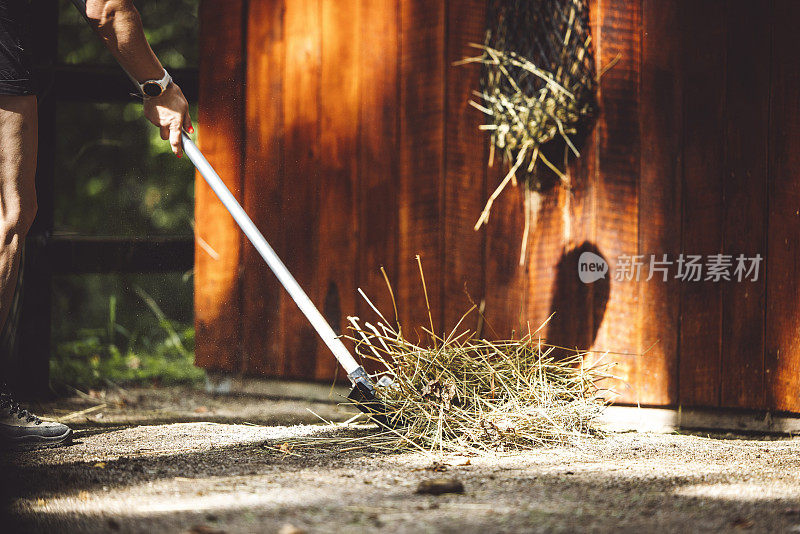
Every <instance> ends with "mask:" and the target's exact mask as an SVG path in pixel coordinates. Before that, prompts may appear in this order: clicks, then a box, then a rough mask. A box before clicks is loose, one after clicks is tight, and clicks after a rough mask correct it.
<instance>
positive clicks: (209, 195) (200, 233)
mask: <svg viewBox="0 0 800 534" xmlns="http://www.w3.org/2000/svg"><path fill="white" fill-rule="evenodd" d="M199 15H200V43H199V46H200V72H201V73H203V75H202V76H201V80H200V88H199V112H198V113H199V117H198V121H197V131H198V142H199V143H200V148H201V149H202V150H203V153H204V154H205V155H206V157H207V158H208V161H209V162H210V163H211V164H212V165H213V166H214V168H215V169H216V170H217V172H218V173H219V175H220V176H221V177H222V179H223V180H225V183H226V185H227V186H228V187H229V188H230V189H231V192H232V193H233V194H234V195H235V196H236V197H237V198H239V199H241V194H240V190H241V179H242V150H243V148H244V147H243V141H244V140H243V139H242V124H243V120H244V109H243V96H244V93H243V82H244V65H243V58H244V55H245V54H244V50H243V43H242V35H243V34H242V32H243V28H242V22H243V2H242V1H241V0H232V1H231V2H226V3H225V5H222V4H220V3H219V2H213V1H210V0H204V1H203V2H201V4H200V8H199ZM195 207H196V209H195V225H196V226H195V232H196V236H197V239H198V241H199V240H200V239H202V240H203V241H204V243H206V244H207V245H208V248H210V249H211V250H213V251H214V253H215V255H212V254H211V253H210V252H209V250H208V248H205V247H201V246H197V247H196V251H195V276H194V280H195V293H194V302H195V328H196V331H195V339H196V349H195V362H196V363H197V365H199V366H201V367H204V368H206V369H210V370H220V371H238V370H239V367H240V362H239V343H240V339H241V328H240V324H241V321H240V317H241V303H240V294H239V289H240V287H239V261H240V252H241V240H240V239H241V238H240V233H239V229H238V227H237V226H236V223H235V222H234V221H233V218H231V216H230V215H229V214H228V212H227V211H225V208H224V207H223V206H222V204H221V203H220V202H219V201H218V200H217V198H216V197H215V196H214V193H213V192H212V191H211V189H210V188H209V187H208V186H207V185H206V184H205V182H204V181H203V179H202V177H200V176H199V175H198V176H197V179H196V185H195Z"/></svg>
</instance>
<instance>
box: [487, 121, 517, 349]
mask: <svg viewBox="0 0 800 534" xmlns="http://www.w3.org/2000/svg"><path fill="white" fill-rule="evenodd" d="M476 113H477V111H476ZM507 172H508V165H507V164H506V163H504V162H501V161H500V158H499V157H497V158H496V159H495V162H494V166H492V167H489V169H488V172H487V196H488V195H489V194H491V192H492V191H494V189H495V187H497V185H498V184H499V183H500V182H501V181H502V179H503V177H504V176H505V174H506V173H507ZM524 223H525V213H524V211H523V192H522V187H511V186H509V187H507V188H506V190H505V191H503V193H502V194H501V195H500V196H499V197H498V198H497V200H496V201H495V203H494V205H493V206H492V214H491V216H490V217H489V221H488V222H487V224H486V225H484V226H483V227H482V228H481V231H482V232H486V267H485V269H486V271H485V272H486V275H485V276H486V293H485V294H486V307H485V313H484V315H485V318H486V321H485V325H484V327H483V335H484V337H487V338H495V339H510V338H511V337H512V336H516V337H520V335H525V334H527V324H526V323H527V319H526V317H525V310H526V308H525V306H526V302H527V296H528V291H527V280H526V276H525V267H524V266H521V265H520V264H519V247H520V242H521V240H522V233H523V226H524Z"/></svg>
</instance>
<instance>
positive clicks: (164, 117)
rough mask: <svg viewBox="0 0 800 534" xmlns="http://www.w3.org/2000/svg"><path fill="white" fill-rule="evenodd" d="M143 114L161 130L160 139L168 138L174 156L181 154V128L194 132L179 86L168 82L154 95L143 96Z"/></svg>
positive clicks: (184, 98) (186, 103) (187, 105)
mask: <svg viewBox="0 0 800 534" xmlns="http://www.w3.org/2000/svg"><path fill="white" fill-rule="evenodd" d="M144 116H145V117H147V119H148V120H149V121H150V122H152V123H153V124H155V125H156V126H158V128H159V130H161V139H164V140H165V141H166V140H167V139H169V144H170V145H172V151H173V152H174V153H175V155H176V156H178V157H181V155H182V154H183V145H182V144H181V129H185V130H186V131H187V132H189V133H192V132H194V128H192V119H191V117H189V103H188V102H186V97H185V96H183V91H181V88H180V87H178V86H177V85H175V83H174V82H173V83H170V84H169V85H168V86H167V89H166V90H165V91H164V92H163V93H161V94H160V95H159V96H156V97H145V99H144Z"/></svg>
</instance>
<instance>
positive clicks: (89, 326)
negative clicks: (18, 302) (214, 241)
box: [51, 0, 203, 387]
mask: <svg viewBox="0 0 800 534" xmlns="http://www.w3.org/2000/svg"><path fill="white" fill-rule="evenodd" d="M135 3H136V6H137V8H138V9H139V11H140V13H141V16H142V20H143V22H144V26H145V32H146V35H147V38H148V41H149V42H150V44H151V46H152V47H153V49H154V50H155V52H156V54H157V55H158V57H159V59H160V60H161V61H162V63H163V64H164V66H165V67H166V68H167V69H168V70H169V69H178V68H197V65H198V58H197V36H198V28H197V25H198V19H197V7H198V0H169V1H166V0H161V1H152V0H150V1H144V0H142V1H137V2H135ZM58 61H59V63H61V64H65V65H82V66H107V67H113V66H114V65H115V62H114V59H113V58H112V56H111V55H110V54H109V53H108V52H107V51H106V49H105V48H104V47H103V45H102V44H101V43H100V41H99V40H98V39H97V38H95V37H94V36H93V35H92V33H91V31H90V30H89V29H88V27H87V26H86V24H85V22H84V21H83V20H82V19H81V18H80V15H79V14H78V12H77V11H76V10H75V9H74V8H73V7H72V5H71V3H70V2H69V1H67V0H59V34H58ZM192 104H193V105H192V118H193V119H195V120H196V117H197V112H196V106H195V105H194V103H192ZM56 128H57V139H58V141H57V144H56V148H55V150H56V154H55V158H56V169H57V173H56V184H55V199H56V200H55V233H57V234H70V235H88V236H126V237H147V236H153V235H172V236H175V235H183V236H190V235H191V234H192V221H193V202H194V169H193V167H192V165H191V163H190V162H188V161H187V160H186V159H183V160H180V159H177V158H175V157H174V156H173V155H172V153H171V152H170V149H169V145H168V144H167V143H166V142H164V141H162V140H161V138H160V136H159V133H158V130H157V129H156V128H155V127H154V126H152V125H151V124H150V123H149V122H148V121H147V120H146V119H144V117H143V116H142V113H141V103H140V102H138V101H136V100H135V99H133V98H131V101H130V102H89V103H86V102H60V103H59V104H58V108H57V116H56ZM53 289H54V294H53V309H52V314H53V323H52V324H53V330H52V341H53V348H54V354H53V355H52V358H51V378H52V380H53V382H54V383H55V384H69V385H72V386H77V387H88V386H94V385H98V384H102V383H104V382H105V381H106V380H111V381H114V382H128V381H153V380H155V381H170V382H175V381H185V380H188V381H195V380H199V379H201V378H202V376H203V373H202V371H201V370H199V369H196V368H194V367H193V365H192V362H193V347H194V331H193V326H192V325H193V309H192V282H191V273H163V274H161V273H158V274H147V275H135V274H86V275H70V276H58V277H56V278H55V279H54V288H53Z"/></svg>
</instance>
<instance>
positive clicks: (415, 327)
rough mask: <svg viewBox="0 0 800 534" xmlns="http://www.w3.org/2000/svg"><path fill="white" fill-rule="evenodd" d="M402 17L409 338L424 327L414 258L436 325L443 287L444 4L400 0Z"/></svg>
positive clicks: (401, 268) (401, 294)
mask: <svg viewBox="0 0 800 534" xmlns="http://www.w3.org/2000/svg"><path fill="white" fill-rule="evenodd" d="M401 8H402V9H401V13H400V22H401V27H400V54H401V59H400V71H401V80H400V110H401V116H400V142H399V149H400V176H399V179H400V182H399V191H398V194H399V203H398V204H399V205H398V210H399V217H400V220H399V222H400V224H399V230H400V237H399V247H398V248H399V251H398V256H399V259H398V287H397V295H398V301H399V302H398V304H399V306H400V310H399V314H400V318H401V323H402V324H403V328H404V330H405V332H406V334H407V335H408V337H409V338H410V339H412V340H416V339H417V335H416V333H415V332H419V337H420V338H424V337H425V334H424V333H423V332H422V330H421V327H427V328H429V329H430V326H429V321H428V314H427V311H426V303H425V295H424V293H423V290H422V284H421V282H420V277H419V271H418V266H417V262H416V261H415V259H414V258H415V256H416V255H419V256H420V257H421V258H422V266H423V269H424V271H425V281H426V284H427V290H428V298H429V300H430V306H431V309H432V311H433V313H435V316H434V317H433V321H434V328H435V329H436V330H439V329H441V327H442V304H443V303H442V301H441V291H442V287H443V285H442V284H443V283H444V280H443V278H444V269H443V252H444V250H443V232H444V221H445V218H446V217H447V213H446V211H445V206H444V196H443V195H444V191H443V180H444V153H443V149H444V101H445V79H444V70H445V66H444V60H445V2H444V0H433V1H432V0H405V1H403V2H402V4H401Z"/></svg>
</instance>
